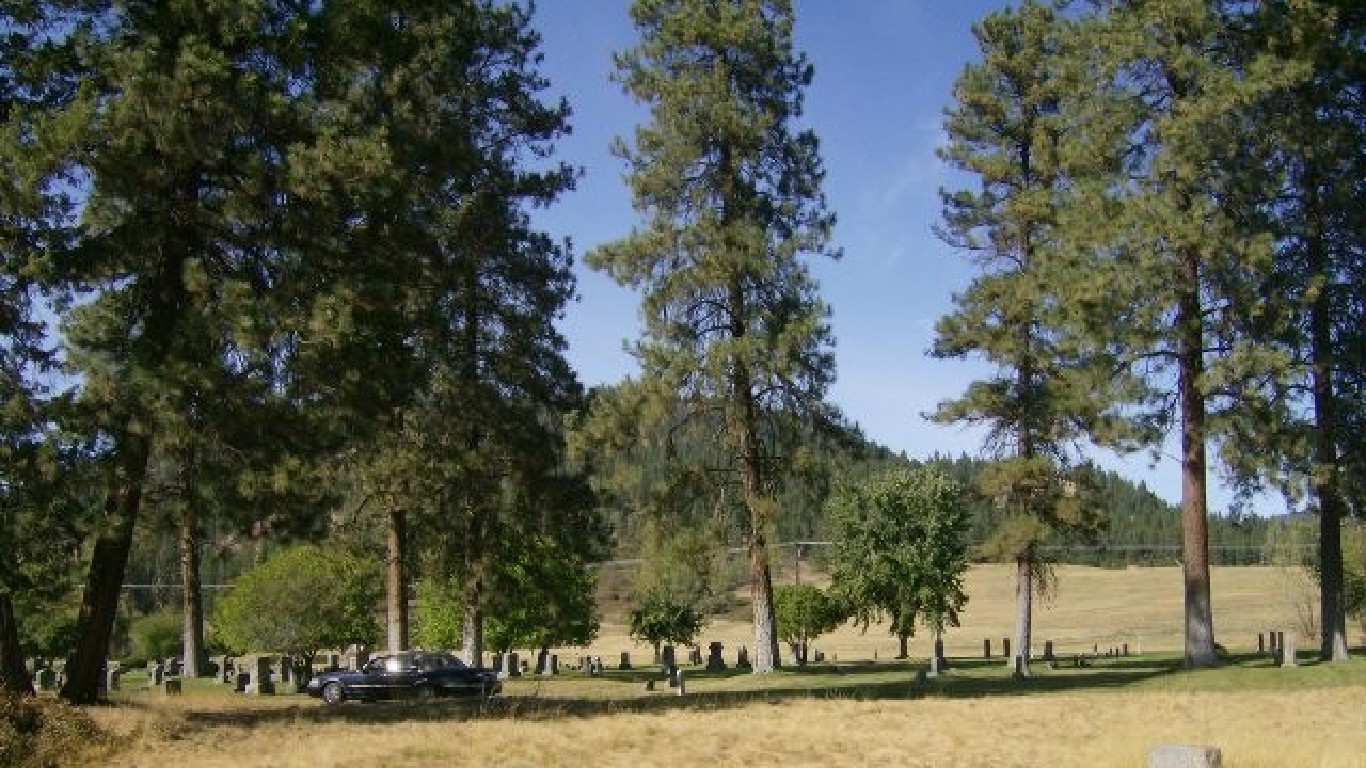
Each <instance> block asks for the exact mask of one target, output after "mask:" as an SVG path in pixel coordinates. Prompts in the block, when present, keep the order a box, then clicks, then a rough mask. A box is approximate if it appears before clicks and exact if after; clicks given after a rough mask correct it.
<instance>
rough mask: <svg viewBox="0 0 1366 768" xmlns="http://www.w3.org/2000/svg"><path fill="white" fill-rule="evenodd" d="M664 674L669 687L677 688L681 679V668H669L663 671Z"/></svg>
mask: <svg viewBox="0 0 1366 768" xmlns="http://www.w3.org/2000/svg"><path fill="white" fill-rule="evenodd" d="M664 674H665V677H667V678H668V680H669V687H670V688H677V687H678V686H679V681H681V680H682V679H683V668H682V667H669V668H668V669H666V670H665V671H664Z"/></svg>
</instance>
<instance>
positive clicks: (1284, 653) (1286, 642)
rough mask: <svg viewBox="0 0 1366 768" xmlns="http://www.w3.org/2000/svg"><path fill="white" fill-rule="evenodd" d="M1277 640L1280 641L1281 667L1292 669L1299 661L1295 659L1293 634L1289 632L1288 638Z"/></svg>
mask: <svg viewBox="0 0 1366 768" xmlns="http://www.w3.org/2000/svg"><path fill="white" fill-rule="evenodd" d="M1278 639H1280V641H1281V666H1282V667H1293V666H1296V665H1298V664H1299V660H1298V659H1296V658H1295V633H1294V632H1291V633H1290V634H1289V635H1288V636H1286V637H1284V638H1278Z"/></svg>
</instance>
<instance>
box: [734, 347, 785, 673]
mask: <svg viewBox="0 0 1366 768" xmlns="http://www.w3.org/2000/svg"><path fill="white" fill-rule="evenodd" d="M733 386H734V387H735V393H736V396H737V398H738V400H739V403H738V405H739V414H738V415H736V416H732V418H734V419H737V423H735V424H733V425H732V434H735V435H736V437H737V438H738V446H737V447H738V448H739V450H738V454H739V458H740V475H741V477H740V485H741V489H742V491H743V493H744V498H745V508H746V509H747V510H748V511H749V594H750V604H751V605H752V606H753V609H754V654H753V657H752V658H751V664H752V665H753V671H754V672H755V673H756V674H760V673H764V672H772V671H773V670H775V669H777V668H778V667H779V666H781V658H780V657H779V655H778V626H777V617H776V614H775V606H774V604H773V573H772V570H771V569H770V568H769V564H768V542H767V535H766V531H767V530H768V523H769V520H768V517H769V500H768V499H767V498H766V497H765V495H764V492H763V469H762V459H761V457H760V455H759V452H760V450H761V448H760V446H759V437H758V435H757V434H755V431H754V422H755V420H756V419H757V414H756V413H755V407H754V398H753V395H752V394H751V393H750V383H749V376H748V372H747V370H746V368H745V366H744V365H743V364H741V363H738V362H737V363H736V364H735V373H734V380H733Z"/></svg>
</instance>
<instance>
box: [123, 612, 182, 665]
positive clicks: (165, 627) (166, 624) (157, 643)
mask: <svg viewBox="0 0 1366 768" xmlns="http://www.w3.org/2000/svg"><path fill="white" fill-rule="evenodd" d="M128 639H129V640H130V641H131V642H132V646H133V647H132V650H133V654H134V656H135V657H137V658H139V659H143V660H147V659H169V658H172V657H174V656H178V655H179V654H180V649H181V614H180V612H178V611H157V612H156V613H149V614H147V615H146V616H139V617H138V618H136V619H134V620H133V622H132V624H131V625H129V627H128Z"/></svg>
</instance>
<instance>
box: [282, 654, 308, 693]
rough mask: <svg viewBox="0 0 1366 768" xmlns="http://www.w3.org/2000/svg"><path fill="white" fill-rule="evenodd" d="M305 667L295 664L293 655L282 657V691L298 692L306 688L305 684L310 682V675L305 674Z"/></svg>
mask: <svg viewBox="0 0 1366 768" xmlns="http://www.w3.org/2000/svg"><path fill="white" fill-rule="evenodd" d="M303 669H304V668H303V666H302V665H297V666H296V665H295V663H294V657H293V656H289V655H285V656H281V657H280V683H279V689H280V692H281V693H298V692H299V691H302V690H304V686H305V685H307V684H308V677H307V675H304V674H303Z"/></svg>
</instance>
